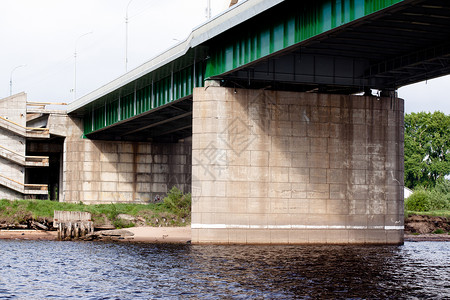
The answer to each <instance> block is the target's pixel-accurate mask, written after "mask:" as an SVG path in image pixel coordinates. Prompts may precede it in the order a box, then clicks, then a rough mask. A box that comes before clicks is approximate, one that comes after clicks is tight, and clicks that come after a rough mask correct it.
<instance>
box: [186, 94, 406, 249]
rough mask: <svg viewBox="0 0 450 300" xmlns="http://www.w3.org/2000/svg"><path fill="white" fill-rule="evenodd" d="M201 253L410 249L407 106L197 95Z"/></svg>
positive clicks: (382, 101) (351, 99)
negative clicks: (257, 247) (362, 246)
mask: <svg viewBox="0 0 450 300" xmlns="http://www.w3.org/2000/svg"><path fill="white" fill-rule="evenodd" d="M192 147H193V150H192V162H193V166H192V178H193V179H192V191H193V193H194V197H193V206H192V240H193V242H194V243H230V244H231V243H251V244H255V243H256V244H259V243H261V244H266V243H272V244H297V243H380V244H398V243H402V242H403V100H402V99H398V98H377V97H363V96H345V95H329V94H328V95H326V94H311V93H295V92H279V91H278V92H277V91H264V90H242V89H233V88H221V87H213V86H210V87H208V88H207V89H205V88H197V89H195V91H194V114H193V146H192Z"/></svg>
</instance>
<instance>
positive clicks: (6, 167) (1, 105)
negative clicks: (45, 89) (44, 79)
mask: <svg viewBox="0 0 450 300" xmlns="http://www.w3.org/2000/svg"><path fill="white" fill-rule="evenodd" d="M26 103H27V95H26V94H25V93H19V94H16V95H12V96H10V97H6V98H3V99H0V116H1V117H3V118H6V119H8V120H10V121H12V122H15V123H17V124H19V125H22V126H25V124H26V105H27V104H26ZM0 145H1V146H3V147H6V148H8V149H10V150H12V151H14V152H16V153H19V154H22V155H25V147H26V143H25V137H21V136H18V135H17V134H15V133H13V132H11V131H9V130H5V129H3V128H1V127H0ZM0 174H1V175H3V176H6V177H8V178H11V179H13V180H15V181H17V182H20V183H24V180H25V175H24V174H25V168H24V167H23V166H20V165H18V164H16V163H13V162H10V161H9V160H6V159H4V158H2V157H0ZM21 198H23V195H22V194H21V193H18V192H16V191H14V190H11V189H9V188H6V187H3V186H0V199H21Z"/></svg>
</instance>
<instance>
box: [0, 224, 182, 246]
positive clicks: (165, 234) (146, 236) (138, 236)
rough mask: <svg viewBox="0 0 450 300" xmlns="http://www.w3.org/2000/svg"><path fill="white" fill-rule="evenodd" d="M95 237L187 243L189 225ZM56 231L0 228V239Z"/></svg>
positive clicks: (43, 236) (46, 236)
mask: <svg viewBox="0 0 450 300" xmlns="http://www.w3.org/2000/svg"><path fill="white" fill-rule="evenodd" d="M95 236H96V237H97V238H96V239H99V240H117V241H124V242H143V243H183V244H185V243H188V242H190V240H191V227H190V226H184V227H148V226H147V227H131V228H127V229H120V230H104V231H98V232H95ZM57 238H58V233H57V232H56V231H45V230H33V229H24V230H13V229H11V230H5V229H2V230H0V239H12V240H42V241H56V240H57Z"/></svg>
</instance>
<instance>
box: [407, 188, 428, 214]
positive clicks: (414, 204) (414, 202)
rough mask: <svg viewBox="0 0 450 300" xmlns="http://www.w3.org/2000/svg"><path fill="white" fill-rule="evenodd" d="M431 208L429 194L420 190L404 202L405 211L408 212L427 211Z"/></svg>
mask: <svg viewBox="0 0 450 300" xmlns="http://www.w3.org/2000/svg"><path fill="white" fill-rule="evenodd" d="M430 208H431V201H430V195H429V192H427V191H426V190H423V189H420V190H417V191H415V192H414V193H413V194H412V195H411V196H409V197H408V199H406V201H405V209H406V210H409V211H429V210H430Z"/></svg>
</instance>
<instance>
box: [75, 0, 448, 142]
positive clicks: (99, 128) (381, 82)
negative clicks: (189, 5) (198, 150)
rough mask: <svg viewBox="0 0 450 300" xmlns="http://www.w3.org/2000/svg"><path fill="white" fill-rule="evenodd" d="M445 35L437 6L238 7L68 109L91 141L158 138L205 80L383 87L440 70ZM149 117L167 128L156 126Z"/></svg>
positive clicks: (367, 0) (433, 1)
mask: <svg viewBox="0 0 450 300" xmlns="http://www.w3.org/2000/svg"><path fill="white" fill-rule="evenodd" d="M449 33H450V3H447V2H446V1H439V0H403V1H402V0H343V1H335V0H324V1H313V2H310V3H305V2H303V1H282V0H252V1H246V2H243V3H241V4H240V5H237V6H236V7H234V8H232V9H230V10H228V11H227V12H225V13H224V14H222V15H220V16H218V17H217V18H214V19H213V20H212V21H210V22H208V23H205V24H203V25H202V26H199V27H198V28H196V29H194V31H193V32H192V33H191V35H190V36H189V37H188V38H187V39H186V40H185V41H184V42H182V43H180V44H179V45H177V46H175V47H174V48H172V49H170V50H168V51H167V52H165V53H163V54H161V55H160V56H158V57H156V58H154V59H153V60H151V61H149V62H148V63H146V64H144V65H143V66H141V67H139V68H137V69H135V70H133V71H131V72H129V73H127V74H125V75H124V76H122V77H121V78H118V79H117V80H115V81H113V82H111V83H110V84H107V85H106V86H104V87H102V88H100V89H98V90H96V91H94V92H92V93H91V94H89V95H87V96H85V97H83V98H80V99H78V100H77V101H75V102H74V103H72V104H71V105H69V108H68V112H69V113H71V114H74V115H79V116H81V117H83V119H84V122H85V123H84V124H85V135H86V136H87V137H89V138H92V139H111V138H113V137H114V139H120V140H142V138H145V139H148V138H158V136H159V137H160V136H161V135H160V133H161V132H167V135H170V134H169V133H171V131H173V130H175V131H176V129H177V128H179V129H180V133H179V134H178V136H180V137H182V136H185V135H188V134H189V128H190V127H189V124H188V122H187V119H189V117H188V115H186V114H188V111H186V110H184V108H186V107H184V108H183V110H182V111H181V112H180V111H179V110H178V109H177V107H176V106H177V105H178V104H176V103H178V102H177V101H180V100H182V99H188V98H190V97H192V90H193V89H194V88H195V87H199V86H203V81H204V80H205V79H216V80H220V82H221V84H222V86H228V87H245V88H253V89H257V88H265V89H274V90H277V89H278V90H291V91H308V92H321V93H342V94H352V93H356V92H361V91H364V90H367V89H369V88H374V89H381V90H390V91H393V90H395V89H396V88H398V87H400V86H403V85H407V84H410V83H415V82H419V81H422V80H426V79H431V78H434V77H438V76H441V75H444V74H449V73H450V64H449V62H450V43H449V42H448V41H447V40H448V35H449ZM182 102H183V101H182ZM170 105H174V108H173V109H170V108H169V107H168V106H170ZM160 108H164V109H160ZM153 112H154V113H155V114H154V113H153ZM170 112H173V114H171V113H170ZM157 113H161V114H162V117H164V118H166V119H168V120H173V121H174V122H175V123H174V124H172V122H170V121H169V122H165V123H164V124H163V123H160V122H162V119H161V118H160V117H158V116H156V114H157ZM180 113H181V115H184V116H185V118H186V120H184V117H179V114H180ZM181 119H183V120H184V121H180V120H181ZM148 122H150V123H148ZM124 123H130V124H129V125H125V124H124ZM143 124H147V125H143ZM151 124H153V125H154V126H153V125H151ZM155 124H156V125H155ZM148 125H150V127H147V128H146V129H144V130H136V129H137V128H139V127H134V126H148ZM158 126H159V127H158ZM160 129H161V130H162V131H161V130H160ZM144 132H145V134H143V133H144ZM178 136H175V138H177V137H178ZM169 139H170V138H169Z"/></svg>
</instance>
